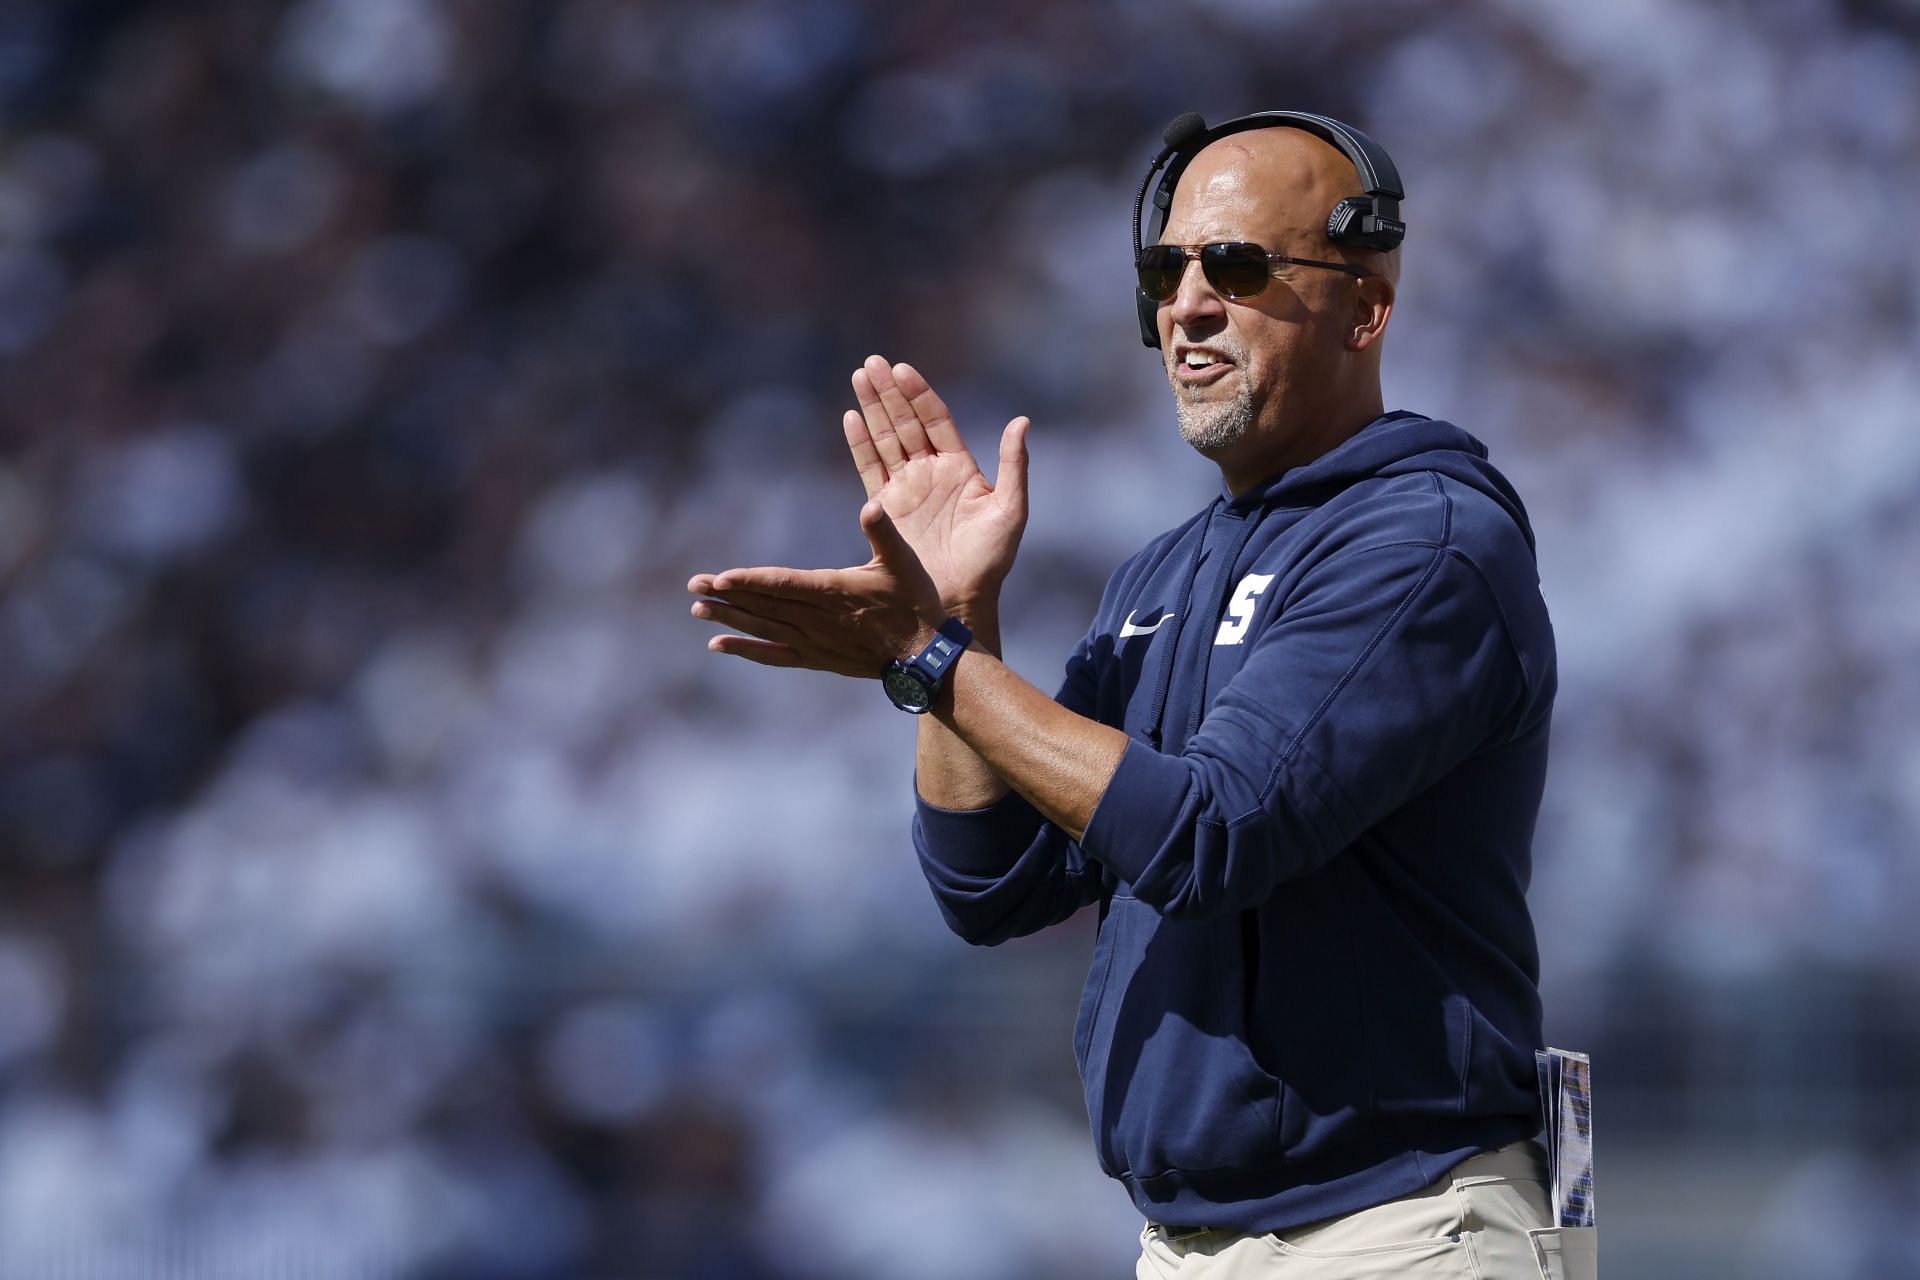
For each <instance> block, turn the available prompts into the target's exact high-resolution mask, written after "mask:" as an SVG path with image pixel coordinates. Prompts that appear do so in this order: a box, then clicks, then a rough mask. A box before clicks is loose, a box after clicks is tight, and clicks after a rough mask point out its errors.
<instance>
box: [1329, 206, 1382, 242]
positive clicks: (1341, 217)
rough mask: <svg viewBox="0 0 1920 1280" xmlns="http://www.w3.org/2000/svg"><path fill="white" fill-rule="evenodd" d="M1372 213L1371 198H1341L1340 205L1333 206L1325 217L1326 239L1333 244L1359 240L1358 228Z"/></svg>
mask: <svg viewBox="0 0 1920 1280" xmlns="http://www.w3.org/2000/svg"><path fill="white" fill-rule="evenodd" d="M1372 212H1373V200H1372V198H1371V197H1368V196H1344V197H1342V198H1341V200H1340V203H1339V204H1336V205H1334V206H1333V212H1332V213H1329V214H1328V215H1327V239H1329V240H1331V241H1333V242H1334V243H1335V244H1351V243H1353V242H1354V241H1355V240H1358V239H1359V238H1360V234H1361V232H1360V227H1361V225H1362V223H1363V221H1364V220H1365V218H1366V216H1367V215H1368V214H1370V213H1372Z"/></svg>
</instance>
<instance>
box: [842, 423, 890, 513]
mask: <svg viewBox="0 0 1920 1280" xmlns="http://www.w3.org/2000/svg"><path fill="white" fill-rule="evenodd" d="M840 427H841V430H843V431H845V432H846V435H847V449H848V451H849V452H851V453H852V454H853V467H854V470H856V471H858V472H859V473H860V484H861V486H862V487H863V488H865V489H866V491H867V496H868V497H869V498H871V497H872V496H873V495H874V494H876V493H878V492H880V490H881V488H882V487H883V486H884V485H885V484H886V483H887V465H886V463H884V462H882V461H880V451H879V450H878V449H876V448H874V447H873V434H872V433H871V432H870V431H868V430H867V420H866V419H865V418H863V417H861V416H860V415H859V414H857V413H855V412H854V411H853V410H851V409H849V410H847V412H846V416H845V417H843V418H841V419H840Z"/></svg>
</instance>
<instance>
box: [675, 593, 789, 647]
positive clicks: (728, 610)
mask: <svg viewBox="0 0 1920 1280" xmlns="http://www.w3.org/2000/svg"><path fill="white" fill-rule="evenodd" d="M693 616H694V617H696V618H703V619H705V620H706V621H708V622H717V623H719V624H720V625H721V626H723V627H732V628H733V629H734V630H735V631H744V632H746V633H747V634H748V635H750V636H758V637H760V638H761V639H762V640H777V641H779V642H781V643H782V644H787V645H791V644H793V643H794V642H796V641H803V640H805V639H806V635H805V633H804V632H802V631H801V630H800V629H799V628H798V627H796V626H794V625H793V624H792V623H790V622H788V621H786V620H784V619H782V618H776V617H769V616H768V615H766V614H764V613H761V612H758V611H757V610H753V609H748V608H746V607H743V606H741V605H738V604H733V603H730V602H728V601H725V600H701V601H698V602H696V603H695V604H694V606H693Z"/></svg>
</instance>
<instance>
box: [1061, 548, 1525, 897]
mask: <svg viewBox="0 0 1920 1280" xmlns="http://www.w3.org/2000/svg"><path fill="white" fill-rule="evenodd" d="M1250 643H1251V644H1252V645H1253V649H1252V650H1251V651H1250V652H1249V653H1248V654H1247V658H1246V662H1245V664H1244V665H1243V666H1242V667H1241V669H1240V670H1239V671H1238V672H1237V673H1236V674H1235V675H1234V677H1233V679H1232V680H1231V681H1230V682H1229V683H1228V685H1227V686H1226V688H1225V689H1223V690H1222V691H1221V693H1220V695H1219V697H1218V698H1217V699H1216V700H1215V702H1214V704H1213V706H1212V708H1211V710H1210V711H1209V712H1208V714H1207V717H1206V719H1205V720H1204V721H1202V722H1201V725H1200V728H1199V731H1198V732H1197V733H1195V734H1194V736H1193V737H1192V738H1191V739H1189V740H1188V742H1187V744H1186V746H1185V749H1184V750H1183V751H1182V752H1181V754H1179V755H1163V754H1161V753H1159V752H1156V751H1154V750H1153V749H1152V748H1151V747H1148V746H1147V745H1145V744H1144V743H1141V742H1139V741H1137V740H1136V741H1134V742H1133V743H1131V744H1129V745H1128V747H1127V750H1126V754H1125V755H1124V756H1122V757H1121V761H1120V766H1119V768H1118V769H1117V770H1116V771H1115V773H1114V776H1113V780H1112V781H1111V782H1110V783H1109V784H1108V786H1107V790H1106V792H1105V794H1104V795H1103V796H1102V797H1101V800H1100V803H1099V805H1098V807H1097V808H1096V809H1095V810H1094V814H1093V817H1092V819H1091V821H1090V822H1089V823H1088V825H1087V831H1086V834H1085V836H1084V837H1083V839H1082V842H1081V843H1082V845H1083V847H1084V850H1085V853H1086V855H1087V856H1088V857H1090V858H1092V859H1094V860H1096V861H1098V862H1099V863H1101V864H1103V865H1105V866H1106V867H1107V868H1109V869H1110V870H1112V871H1113V873H1114V874H1115V875H1117V876H1118V877H1119V878H1120V879H1121V880H1122V881H1125V882H1127V883H1129V884H1131V885H1132V888H1133V892H1134V894H1135V895H1136V896H1137V897H1139V898H1140V899H1141V900H1142V901H1144V902H1146V903H1148V904H1149V905H1151V906H1153V907H1155V908H1156V909H1158V910H1159V911H1161V912H1162V913H1163V914H1165V915H1169V916H1208V915H1214V914H1218V913H1221V912H1226V911H1231V910H1237V909H1240V908H1244V907H1249V906H1254V905H1257V904H1259V903H1260V902H1263V901H1264V900H1265V899H1266V898H1267V897H1268V896H1269V895H1271V893H1272V892H1273V889H1274V887H1275V886H1276V885H1278V884H1280V883H1282V882H1284V881H1286V880H1289V879H1292V878H1294V877H1297V876H1300V875H1304V874H1306V873H1307V872H1309V871H1312V870H1314V869H1315V868H1316V867H1319V866H1320V865H1321V864H1323V863H1324V862H1326V861H1327V859H1329V858H1331V857H1333V856H1334V855H1335V854H1337V853H1338V852H1339V851H1340V850H1342V849H1343V848H1345V847H1346V846H1347V845H1349V844H1350V843H1352V842H1353V840H1354V839H1355V838H1356V837H1357V836H1359V834H1360V833H1361V832H1363V831H1365V830H1366V829H1367V828H1368V827H1370V826H1372V825H1373V824H1374V823H1376V822H1378V821H1379V820H1380V819H1381V818H1383V817H1384V816H1386V815H1387V814H1389V813H1391V812H1392V811H1393V810H1395V809H1397V808H1398V807H1400V806H1401V805H1402V804H1404V803H1405V802H1406V801H1408V800H1409V799H1411V798H1413V797H1414V796H1416V795H1418V794H1420V793H1421V792H1422V791H1424V790H1426V788H1428V787H1429V786H1431V785H1432V784H1433V783H1434V782H1435V781H1437V780H1438V779H1439V778H1440V777H1441V776H1442V775H1443V774H1445V773H1446V772H1447V771H1448V770H1449V769H1451V768H1453V767H1454V765H1456V764H1457V763H1459V762H1460V761H1461V760H1463V759H1465V758H1466V757H1467V756H1468V755H1469V754H1470V753H1472V752H1473V751H1474V750H1476V749H1477V748H1479V747H1481V746H1482V745H1484V744H1486V743H1487V742H1488V741H1489V740H1490V739H1493V738H1494V737H1496V735H1497V734H1498V733H1499V732H1500V730H1501V729H1502V727H1503V724H1504V723H1505V722H1507V721H1508V720H1509V719H1510V718H1511V717H1512V715H1513V713H1514V711H1515V710H1516V707H1517V705H1518V704H1519V703H1520V701H1521V700H1522V698H1523V696H1524V694H1525V692H1526V680H1525V676H1524V674H1523V669H1522V666H1521V663H1520V660H1519V656H1518V654H1517V653H1516V651H1515V648H1514V645H1513V642H1512V641H1511V639H1510V638H1509V636H1508V633H1507V630H1506V628H1505V626H1504V624H1503V621H1502V618H1501V614H1500V609H1499V606H1498V604H1497V602H1496V599H1495V596H1494V594H1493V591H1492V588H1491V587H1490V586H1489V585H1488V583H1487V581H1486V580H1485V579H1484V578H1483V577H1482V575H1481V573H1480V571H1479V569H1478V568H1476V567H1475V565H1474V564H1473V563H1472V562H1471V561H1470V560H1468V559H1467V558H1466V557H1465V556H1464V555H1463V554H1461V553H1460V552H1459V551H1458V550H1455V549H1450V548H1447V547H1442V546H1437V545H1435V544H1433V543H1429V542H1403V543H1396V544H1392V545H1388V546H1375V547H1372V548H1369V549H1365V550H1356V551H1351V552H1346V553H1339V554H1335V555H1333V556H1330V557H1329V558H1328V559H1327V560H1326V561H1324V562H1322V563H1321V564H1320V565H1318V566H1315V567H1314V568H1313V569H1311V570H1309V571H1308V572H1307V573H1306V574H1305V575H1304V576H1303V577H1302V579H1301V580H1300V581H1299V583H1298V584H1297V585H1296V586H1295V588H1294V589H1293V590H1292V591H1291V592H1290V593H1289V596H1288V598H1287V600H1286V601H1285V602H1284V603H1283V605H1282V606H1281V607H1280V609H1279V611H1278V613H1277V615H1276V616H1274V617H1273V619H1272V620H1271V621H1270V622H1269V623H1268V624H1267V625H1266V627H1265V628H1264V630H1262V631H1261V632H1260V633H1259V634H1258V635H1257V636H1256V637H1254V638H1253V639H1252V640H1251V641H1250Z"/></svg>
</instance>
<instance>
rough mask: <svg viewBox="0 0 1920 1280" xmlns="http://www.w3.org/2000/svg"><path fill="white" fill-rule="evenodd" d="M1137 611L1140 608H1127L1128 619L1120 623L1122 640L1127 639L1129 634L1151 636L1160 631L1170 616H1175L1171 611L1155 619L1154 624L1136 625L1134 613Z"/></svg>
mask: <svg viewBox="0 0 1920 1280" xmlns="http://www.w3.org/2000/svg"><path fill="white" fill-rule="evenodd" d="M1136 612H1138V610H1134V609H1129V610H1127V620H1126V621H1125V622H1123V623H1121V624H1120V638H1121V639H1122V640H1125V639H1126V638H1127V637H1128V636H1150V635H1152V634H1153V633H1154V632H1156V631H1158V630H1159V629H1160V628H1161V626H1162V625H1163V624H1164V623H1165V622H1166V620H1167V619H1168V618H1170V617H1172V616H1173V615H1172V614H1170V613H1163V614H1161V615H1160V616H1159V617H1157V618H1155V619H1154V620H1153V625H1152V626H1147V627H1136V626H1134V625H1133V615H1134V614H1135V613H1136Z"/></svg>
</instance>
